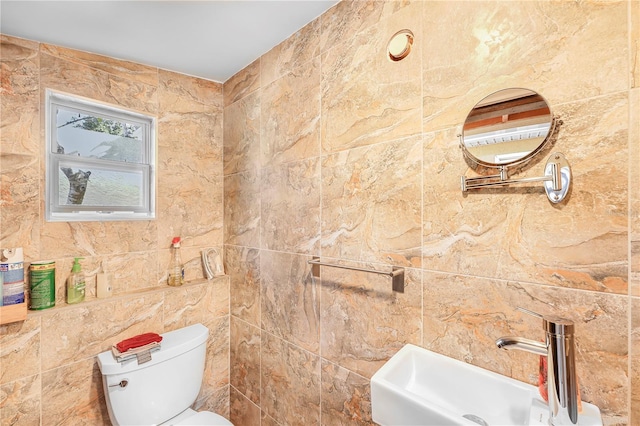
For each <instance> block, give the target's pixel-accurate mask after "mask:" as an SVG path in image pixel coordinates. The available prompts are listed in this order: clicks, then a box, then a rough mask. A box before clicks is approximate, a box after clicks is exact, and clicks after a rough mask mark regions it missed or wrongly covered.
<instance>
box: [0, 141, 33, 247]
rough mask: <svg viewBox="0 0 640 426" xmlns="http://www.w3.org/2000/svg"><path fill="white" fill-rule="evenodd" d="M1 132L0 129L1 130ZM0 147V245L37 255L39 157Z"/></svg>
mask: <svg viewBox="0 0 640 426" xmlns="http://www.w3.org/2000/svg"><path fill="white" fill-rule="evenodd" d="M0 133H1V132H0ZM2 140H3V142H2V146H1V148H0V151H2V152H0V202H1V203H2V209H0V223H2V227H0V247H3V248H4V247H22V249H23V253H24V256H25V258H38V257H39V256H40V229H41V228H40V224H41V221H40V220H39V219H40V186H39V167H38V157H36V156H33V155H20V154H11V153H6V152H4V148H5V146H4V135H3V136H2Z"/></svg>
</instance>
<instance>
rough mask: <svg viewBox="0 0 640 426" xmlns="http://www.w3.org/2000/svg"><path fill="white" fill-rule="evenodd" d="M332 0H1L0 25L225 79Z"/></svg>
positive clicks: (69, 44)
mask: <svg viewBox="0 0 640 426" xmlns="http://www.w3.org/2000/svg"><path fill="white" fill-rule="evenodd" d="M336 3H337V0H297V1H295V0H289V1H275V0H273V1H271V0H251V1H250V0H227V1H222V0H209V1H144V0H137V1H115V0H112V1H93V0H85V1H29V0H0V32H1V33H3V34H6V35H11V36H16V37H21V38H26V39H29V40H35V41H40V42H44V43H50V44H55V45H58V46H63V47H69V48H73V49H78V50H83V51H87V52H93V53H98V54H101V55H106V56H111V57H114V58H118V59H125V60H130V61H134V62H138V63H142V64H146V65H151V66H155V67H159V68H163V69H166V70H171V71H176V72H180V73H183V74H188V75H192V76H196V77H202V78H206V79H209V80H214V81H219V82H224V81H225V80H227V79H228V78H229V77H231V76H232V75H234V74H235V73H236V72H238V71H240V70H241V69H242V68H244V67H245V66H247V65H249V64H250V63H251V62H253V61H254V60H256V59H257V58H259V57H260V56H261V55H262V54H264V53H266V52H268V51H269V50H270V49H271V48H272V47H274V46H276V45H277V44H279V43H280V42H282V41H283V40H285V39H286V38H288V37H289V36H290V35H292V34H294V33H295V32H297V31H298V30H299V29H300V28H302V27H303V26H304V25H306V24H307V23H309V22H311V21H313V20H314V19H315V18H316V17H318V16H320V15H321V14H322V13H323V12H324V11H326V10H327V9H329V8H330V7H331V6H333V5H334V4H336Z"/></svg>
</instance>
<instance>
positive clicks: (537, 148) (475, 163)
mask: <svg viewBox="0 0 640 426" xmlns="http://www.w3.org/2000/svg"><path fill="white" fill-rule="evenodd" d="M561 124H562V120H556V119H555V117H554V116H553V114H552V113H551V108H550V107H549V104H548V103H547V101H546V100H545V99H544V98H543V97H542V96H540V95H539V94H538V93H536V92H534V91H532V90H528V89H522V88H511V89H505V90H500V91H498V92H495V93H492V94H491V95H489V96H487V97H485V98H484V99H482V100H481V101H480V102H478V103H477V104H476V106H475V107H474V108H473V109H472V110H471V112H470V113H469V115H467V118H466V120H465V122H464V125H463V128H462V134H461V135H460V148H461V150H462V153H463V155H464V158H465V160H466V162H467V164H468V165H469V166H470V167H471V168H472V169H473V170H476V171H478V172H479V173H482V172H485V173H486V172H487V171H488V172H489V173H491V170H496V169H497V173H495V172H494V174H489V175H486V174H485V175H482V176H478V177H473V178H467V177H465V176H462V177H461V188H462V191H463V192H466V191H468V190H472V189H478V188H486V187H492V186H507V185H513V184H520V183H530V182H542V183H543V185H544V188H545V191H546V193H547V197H548V198H549V200H550V201H551V202H552V203H559V202H560V201H562V200H563V199H564V198H565V197H566V195H567V193H568V192H569V186H570V184H571V168H570V166H569V163H568V162H567V160H566V158H565V156H564V155H563V154H562V153H553V154H551V156H550V157H549V158H548V160H547V163H546V165H545V169H544V176H540V177H531V178H520V179H512V178H510V177H509V172H510V171H511V172H514V171H518V170H519V169H521V168H522V167H524V166H525V165H526V164H527V163H529V162H530V161H531V160H532V159H533V158H535V157H537V156H539V155H540V154H542V153H543V152H548V149H547V148H548V147H549V146H550V145H552V141H553V140H555V137H556V136H557V132H558V129H559V127H560V125H561Z"/></svg>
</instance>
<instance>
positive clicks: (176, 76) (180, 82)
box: [157, 69, 224, 111]
mask: <svg viewBox="0 0 640 426" xmlns="http://www.w3.org/2000/svg"><path fill="white" fill-rule="evenodd" d="M157 73H158V79H159V84H160V90H162V91H163V92H164V93H165V95H164V96H165V97H166V96H167V95H168V94H172V95H173V96H174V98H173V99H182V100H185V101H186V102H195V103H201V104H205V105H210V106H212V107H215V108H217V109H222V108H223V103H224V102H223V95H222V84H221V83H218V82H215V81H211V80H205V79H203V78H197V77H191V76H188V75H184V74H180V73H176V72H172V71H166V70H162V69H161V70H158V71H157ZM169 109H170V110H171V111H175V110H176V108H175V104H174V108H169ZM163 110H164V108H163Z"/></svg>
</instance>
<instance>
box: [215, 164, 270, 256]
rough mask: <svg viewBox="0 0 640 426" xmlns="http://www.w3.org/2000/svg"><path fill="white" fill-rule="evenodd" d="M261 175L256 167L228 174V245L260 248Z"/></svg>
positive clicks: (225, 194)
mask: <svg viewBox="0 0 640 426" xmlns="http://www.w3.org/2000/svg"><path fill="white" fill-rule="evenodd" d="M260 176H261V173H260V171H259V170H255V169H254V170H248V171H246V172H242V173H236V174H233V175H229V176H225V178H224V242H225V244H234V245H240V246H247V247H260V224H261V220H262V217H261V203H260V187H261V184H260Z"/></svg>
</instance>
